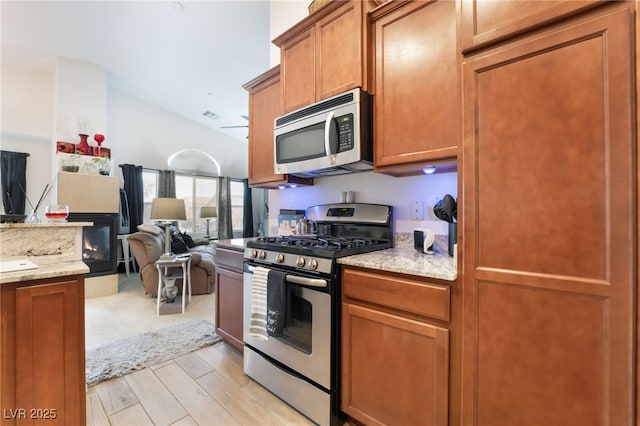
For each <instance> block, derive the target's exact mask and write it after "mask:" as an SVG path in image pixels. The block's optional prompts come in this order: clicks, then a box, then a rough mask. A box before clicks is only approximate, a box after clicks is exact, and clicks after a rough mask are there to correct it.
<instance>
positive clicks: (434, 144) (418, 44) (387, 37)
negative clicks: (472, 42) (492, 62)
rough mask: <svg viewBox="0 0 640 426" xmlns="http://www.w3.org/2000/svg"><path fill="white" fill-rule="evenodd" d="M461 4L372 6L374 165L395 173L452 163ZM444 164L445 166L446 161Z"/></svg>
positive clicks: (457, 123)
mask: <svg viewBox="0 0 640 426" xmlns="http://www.w3.org/2000/svg"><path fill="white" fill-rule="evenodd" d="M456 5H457V2H454V1H433V2H424V1H420V2H404V1H403V2H395V1H394V2H388V3H386V4H384V5H383V6H380V7H379V8H377V9H376V10H374V11H372V12H371V14H370V18H371V20H372V23H373V32H374V40H375V98H374V104H375V107H374V117H375V124H374V141H375V142H374V144H375V145H374V153H375V154H374V155H375V158H374V166H375V171H377V172H382V173H387V174H390V175H396V176H401V175H408V174H416V173H421V170H422V168H423V166H424V165H426V164H437V163H445V164H449V165H450V164H451V163H453V167H455V161H456V157H457V155H458V147H459V145H460V139H461V127H462V117H461V116H462V113H461V108H462V98H461V90H460V81H461V79H460V47H459V42H458V36H457V29H458V24H457V22H458V20H457V15H456V13H457V12H456ZM445 169H446V167H445Z"/></svg>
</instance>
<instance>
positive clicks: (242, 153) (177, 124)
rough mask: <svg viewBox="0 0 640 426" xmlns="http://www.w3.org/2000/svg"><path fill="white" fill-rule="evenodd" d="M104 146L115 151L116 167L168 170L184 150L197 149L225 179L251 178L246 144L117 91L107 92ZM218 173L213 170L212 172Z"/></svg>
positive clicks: (113, 152)
mask: <svg viewBox="0 0 640 426" xmlns="http://www.w3.org/2000/svg"><path fill="white" fill-rule="evenodd" d="M107 105H108V108H107V125H108V127H109V129H110V131H109V133H108V134H106V135H105V136H106V139H105V142H104V146H106V147H113V148H112V151H111V152H112V158H113V159H114V161H115V163H116V164H123V163H130V164H137V165H142V166H145V167H151V168H158V169H166V168H167V167H168V166H167V159H168V158H169V156H171V155H172V154H174V153H175V152H177V151H180V150H182V149H197V150H200V151H203V152H205V153H207V154H209V155H211V156H212V157H214V158H215V159H216V160H217V161H218V162H219V163H220V173H221V174H222V175H224V176H231V177H236V178H244V177H246V176H247V175H248V164H247V158H248V155H247V144H246V143H244V142H238V141H236V140H234V139H231V138H229V137H227V136H226V135H224V134H223V133H220V132H216V131H215V130H211V129H209V128H207V127H204V126H201V125H199V124H197V123H195V122H193V121H189V120H186V119H183V118H182V117H180V116H177V115H175V114H173V113H171V112H168V111H166V110H163V109H161V108H158V107H156V106H154V105H151V104H148V103H145V102H143V101H140V100H139V99H136V98H134V97H132V96H129V95H127V94H125V93H123V92H120V91H118V90H115V89H110V90H109V91H108V102H107ZM209 172H210V173H211V174H216V173H217V172H215V171H214V169H211V170H210V171H209Z"/></svg>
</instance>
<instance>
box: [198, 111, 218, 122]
mask: <svg viewBox="0 0 640 426" xmlns="http://www.w3.org/2000/svg"><path fill="white" fill-rule="evenodd" d="M202 115H204V116H205V117H207V118H210V119H212V120H215V119H216V118H218V115H217V114H215V113H213V112H211V111H209V110H207V111H205V112H203V113H202Z"/></svg>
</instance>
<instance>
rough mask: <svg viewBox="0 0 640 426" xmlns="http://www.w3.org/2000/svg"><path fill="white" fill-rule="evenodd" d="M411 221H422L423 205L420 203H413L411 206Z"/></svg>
mask: <svg viewBox="0 0 640 426" xmlns="http://www.w3.org/2000/svg"><path fill="white" fill-rule="evenodd" d="M411 219H412V220H423V219H424V203H423V202H422V201H414V202H413V203H412V204H411Z"/></svg>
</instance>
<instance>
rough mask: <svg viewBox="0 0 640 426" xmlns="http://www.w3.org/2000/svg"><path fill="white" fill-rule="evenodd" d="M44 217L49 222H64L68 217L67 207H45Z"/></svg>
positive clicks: (62, 205) (64, 205) (63, 205)
mask: <svg viewBox="0 0 640 426" xmlns="http://www.w3.org/2000/svg"><path fill="white" fill-rule="evenodd" d="M44 215H45V216H46V218H47V219H49V221H51V222H66V221H67V217H68V216H69V206H68V205H66V204H54V205H51V206H45V208H44Z"/></svg>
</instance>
